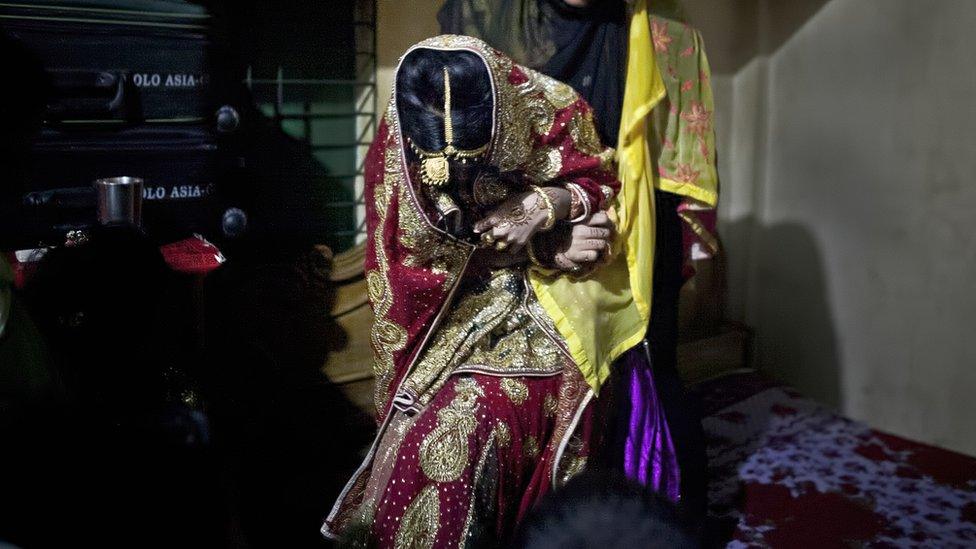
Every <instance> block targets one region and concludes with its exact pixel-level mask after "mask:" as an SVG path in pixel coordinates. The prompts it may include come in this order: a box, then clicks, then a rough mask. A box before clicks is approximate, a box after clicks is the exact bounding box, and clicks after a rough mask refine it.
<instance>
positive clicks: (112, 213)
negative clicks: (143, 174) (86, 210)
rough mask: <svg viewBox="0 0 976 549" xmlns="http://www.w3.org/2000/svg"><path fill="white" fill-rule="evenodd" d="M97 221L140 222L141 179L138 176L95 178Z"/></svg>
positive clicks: (135, 223) (105, 222)
mask: <svg viewBox="0 0 976 549" xmlns="http://www.w3.org/2000/svg"><path fill="white" fill-rule="evenodd" d="M94 186H95V193H96V195H97V204H98V222H99V223H101V224H102V225H108V224H111V223H132V224H133V225H136V226H139V225H140V224H141V223H142V179H140V178H138V177H129V176H122V177H107V178H104V179H96V180H95V183H94Z"/></svg>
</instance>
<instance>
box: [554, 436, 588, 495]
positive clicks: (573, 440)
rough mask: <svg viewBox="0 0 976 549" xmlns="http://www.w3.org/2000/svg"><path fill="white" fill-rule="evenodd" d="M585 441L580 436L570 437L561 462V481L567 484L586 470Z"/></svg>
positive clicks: (559, 475) (559, 474) (559, 473)
mask: <svg viewBox="0 0 976 549" xmlns="http://www.w3.org/2000/svg"><path fill="white" fill-rule="evenodd" d="M585 450H586V448H585V446H584V444H583V439H582V438H580V436H579V435H573V436H572V437H570V439H569V442H568V443H566V449H565V450H564V451H563V455H562V459H561V460H560V461H559V469H558V470H559V472H558V474H557V476H558V477H559V480H560V481H561V482H562V483H563V484H565V483H566V482H568V481H569V479H571V478H573V477H575V476H576V475H578V474H580V473H581V472H582V471H583V469H584V468H586V454H585Z"/></svg>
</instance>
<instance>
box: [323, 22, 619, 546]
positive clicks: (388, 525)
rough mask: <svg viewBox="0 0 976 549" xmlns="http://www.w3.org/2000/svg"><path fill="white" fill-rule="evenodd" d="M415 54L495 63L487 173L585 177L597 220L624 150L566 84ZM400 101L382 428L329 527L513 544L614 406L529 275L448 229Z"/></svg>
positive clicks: (387, 183)
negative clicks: (483, 258)
mask: <svg viewBox="0 0 976 549" xmlns="http://www.w3.org/2000/svg"><path fill="white" fill-rule="evenodd" d="M415 48H432V49H440V50H465V51H470V52H473V53H475V54H476V55H478V56H479V57H480V58H481V59H482V60H483V61H484V62H485V65H486V67H487V68H488V72H489V75H490V77H491V80H492V87H493V98H494V109H493V125H492V138H491V143H490V149H489V152H488V157H487V162H488V163H489V164H491V165H492V166H494V167H497V168H498V170H499V171H501V172H503V173H505V172H520V174H521V175H522V176H523V177H524V178H525V179H528V180H529V181H532V182H533V183H535V184H537V185H543V186H544V185H557V184H562V183H565V182H573V183H576V184H578V185H580V186H581V187H582V188H583V189H584V190H585V191H586V193H587V195H588V196H589V197H590V199H591V206H592V208H593V209H594V211H595V209H596V208H598V207H599V205H600V204H601V203H602V202H603V200H604V193H605V192H606V189H610V190H611V191H612V192H616V190H617V188H618V183H617V181H616V176H615V173H614V172H613V169H612V166H611V164H610V163H611V161H612V156H613V151H612V149H608V148H605V147H603V146H602V145H601V144H600V142H599V139H598V137H597V134H596V131H595V129H594V125H593V119H592V111H591V109H590V107H589V106H588V105H587V104H586V103H585V101H583V100H582V99H580V98H579V96H578V95H577V94H576V92H574V91H573V90H572V89H571V88H570V87H568V86H566V85H565V84H562V83H560V82H558V81H555V80H553V79H551V78H549V77H546V76H543V75H541V74H539V73H537V72H535V71H532V70H530V69H527V68H524V67H521V66H519V65H517V64H515V63H513V62H512V61H511V60H510V59H508V58H507V57H505V56H504V55H503V54H501V53H500V52H498V51H495V50H493V49H491V48H489V47H488V46H487V45H485V44H484V43H483V42H481V41H480V40H477V39H474V38H470V37H464V36H452V35H448V36H440V37H436V38H431V39H428V40H425V41H424V42H421V43H420V44H417V45H416V46H414V47H413V48H412V49H415ZM412 49H411V51H412ZM408 53H409V52H408ZM395 101H396V94H395V93H394V94H393V98H392V99H391V102H390V106H389V108H388V110H387V113H386V115H385V117H384V120H383V122H382V124H381V125H380V127H379V130H378V132H377V135H376V138H375V140H374V142H373V144H372V146H371V148H370V151H369V154H368V156H367V159H366V195H365V196H366V199H367V200H366V202H367V227H368V234H369V240H368V242H367V248H366V282H367V287H368V293H369V299H370V303H371V305H372V307H373V311H374V315H375V320H374V325H373V328H372V333H371V341H372V346H373V351H374V358H375V364H374V368H375V373H376V394H375V400H376V407H377V410H378V417H379V418H380V428H379V433H378V435H377V438H376V441H375V442H374V444H373V446H372V448H371V449H370V451H369V454H368V455H367V457H366V459H365V461H364V462H363V465H362V466H361V467H360V468H359V470H358V471H357V472H356V473H355V474H354V476H353V478H352V479H351V480H350V481H349V483H348V485H347V486H346V488H345V489H344V490H343V492H342V494H341V495H340V497H339V500H338V501H337V502H336V504H335V507H334V508H333V510H332V512H331V513H330V515H329V517H328V518H327V520H326V523H325V525H324V526H323V528H322V531H323V533H324V534H325V535H326V536H329V537H338V536H343V537H346V538H347V539H350V541H353V540H352V539H351V538H356V541H361V542H363V543H364V544H365V543H367V542H368V543H370V544H371V545H378V546H380V547H393V546H396V547H457V546H466V545H470V544H472V543H474V542H475V541H478V542H479V543H480V542H484V541H486V540H487V541H489V542H494V543H503V542H505V541H506V540H508V539H509V538H510V536H511V534H512V532H513V530H514V527H515V525H516V524H517V523H518V521H519V520H520V519H521V518H522V516H523V515H524V514H525V513H526V512H527V511H528V510H529V509H530V507H531V506H532V505H533V504H534V503H535V502H536V501H538V499H539V498H540V497H541V496H542V495H544V494H545V493H546V491H547V490H548V489H549V488H550V487H552V486H553V485H554V484H555V483H558V482H561V481H563V480H565V479H566V478H568V477H569V476H571V475H573V474H575V473H576V472H578V471H580V470H581V469H582V468H583V467H584V465H585V464H586V460H587V457H588V456H589V454H590V450H591V448H592V447H593V446H594V442H595V439H594V436H593V435H594V433H595V432H598V431H599V429H598V428H595V427H598V426H597V425H596V423H595V420H597V419H599V417H600V416H601V414H600V413H599V411H600V409H601V408H602V405H603V404H604V403H605V401H606V400H607V399H606V396H605V395H602V394H601V397H600V398H599V399H598V398H596V397H595V396H594V394H593V392H592V390H591V389H590V387H589V386H588V385H587V383H586V382H585V381H584V380H583V377H582V375H581V374H580V372H579V370H578V368H577V367H576V364H575V363H574V362H573V360H572V358H571V357H570V355H569V353H568V352H567V351H566V348H565V343H564V341H563V340H562V338H561V337H560V335H559V333H558V332H557V330H556V329H555V327H554V326H553V323H552V320H551V319H550V317H549V315H548V314H547V313H546V311H545V310H544V308H543V307H542V306H541V305H540V304H539V302H538V301H537V300H536V298H535V295H534V293H533V291H532V288H531V286H530V285H529V283H528V281H527V278H526V272H525V271H526V266H525V265H517V266H514V267H507V268H499V269H492V268H489V267H487V266H485V265H483V264H482V263H481V262H480V261H479V260H478V257H479V256H478V253H477V252H476V249H475V246H474V245H473V244H472V243H469V242H466V241H464V240H460V239H457V238H455V237H453V236H452V235H451V234H448V233H447V232H445V231H444V230H442V229H440V228H439V226H438V223H437V222H438V210H437V207H436V205H435V204H430V201H429V200H428V199H427V197H426V195H425V194H424V193H423V192H422V189H421V186H420V181H419V178H416V177H414V174H413V173H412V172H411V169H410V167H409V166H408V165H407V156H406V154H405V150H404V137H403V134H402V131H401V128H400V127H399V117H398V114H397V107H396V102H395Z"/></svg>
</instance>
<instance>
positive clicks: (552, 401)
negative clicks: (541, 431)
mask: <svg viewBox="0 0 976 549" xmlns="http://www.w3.org/2000/svg"><path fill="white" fill-rule="evenodd" d="M558 407H559V402H557V401H556V397H554V396H552V395H546V398H545V400H544V401H543V403H542V409H543V410H545V412H546V417H556V409H557V408H558Z"/></svg>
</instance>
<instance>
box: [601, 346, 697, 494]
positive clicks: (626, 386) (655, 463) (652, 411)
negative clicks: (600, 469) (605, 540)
mask: <svg viewBox="0 0 976 549" xmlns="http://www.w3.org/2000/svg"><path fill="white" fill-rule="evenodd" d="M645 345H646V344H641V345H638V346H637V347H634V348H633V349H631V350H630V351H627V353H625V354H624V356H622V357H620V359H618V360H617V362H616V363H615V364H614V368H615V370H616V371H615V373H614V377H615V378H616V380H615V387H614V389H615V391H614V393H615V395H614V397H615V399H617V403H616V405H615V408H616V414H615V416H616V422H617V424H618V425H617V426H616V432H617V436H616V437H615V441H614V445H615V446H617V447H616V448H613V449H612V452H611V455H612V456H614V458H613V459H614V461H617V462H618V463H615V464H613V465H614V467H615V468H617V467H620V466H622V468H623V471H624V473H625V474H626V475H627V478H629V479H632V480H635V481H637V482H640V483H641V484H644V485H645V486H647V487H648V488H651V489H653V490H654V491H656V492H658V493H660V494H662V495H665V496H667V497H668V498H669V499H671V500H672V501H678V499H679V498H680V496H681V494H680V490H679V488H680V486H679V485H680V481H681V472H680V469H679V468H678V458H677V454H676V453H675V449H674V442H673V441H672V439H671V432H670V430H669V429H668V423H667V419H666V418H665V417H664V408H663V407H662V405H661V401H660V399H659V398H658V394H657V391H656V389H655V387H654V379H653V374H652V371H651V363H650V359H649V356H648V352H647V347H646V346H645Z"/></svg>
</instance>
